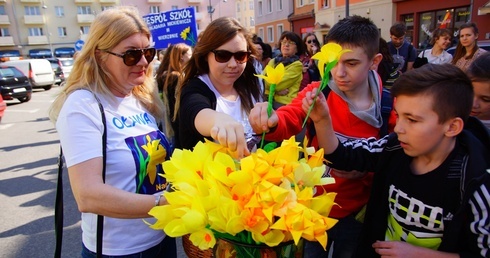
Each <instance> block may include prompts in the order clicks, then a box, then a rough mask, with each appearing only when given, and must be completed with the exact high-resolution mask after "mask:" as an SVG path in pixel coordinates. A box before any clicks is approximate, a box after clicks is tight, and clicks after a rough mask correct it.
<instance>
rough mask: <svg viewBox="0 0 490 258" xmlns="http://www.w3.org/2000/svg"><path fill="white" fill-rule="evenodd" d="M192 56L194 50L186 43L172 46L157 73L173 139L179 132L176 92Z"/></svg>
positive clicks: (168, 132) (169, 130) (169, 131)
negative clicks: (175, 108) (176, 118)
mask: <svg viewBox="0 0 490 258" xmlns="http://www.w3.org/2000/svg"><path fill="white" fill-rule="evenodd" d="M191 56H192V49H191V47H190V46H189V45H187V44H184V43H178V44H174V45H170V46H168V48H167V51H166V52H165V57H164V58H163V60H162V64H161V65H160V66H159V67H158V70H157V73H156V80H157V84H158V91H159V92H161V93H162V99H163V103H164V104H165V107H166V111H167V114H166V116H165V124H166V125H171V126H167V127H166V133H167V136H168V137H169V138H172V137H173V135H174V131H177V130H178V123H177V122H176V121H175V112H174V107H175V90H176V88H177V84H178V83H179V81H181V80H182V78H183V76H184V74H183V73H182V70H183V68H184V66H185V65H186V64H187V62H188V61H189V59H190V58H191Z"/></svg>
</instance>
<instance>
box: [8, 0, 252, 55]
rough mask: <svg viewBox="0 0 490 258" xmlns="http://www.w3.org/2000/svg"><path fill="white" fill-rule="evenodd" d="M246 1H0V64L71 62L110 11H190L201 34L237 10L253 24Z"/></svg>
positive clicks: (249, 7) (250, 7)
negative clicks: (63, 58) (53, 58)
mask: <svg viewBox="0 0 490 258" xmlns="http://www.w3.org/2000/svg"><path fill="white" fill-rule="evenodd" d="M250 1H252V0H209V1H207V0H0V58H3V60H5V58H15V57H17V58H18V57H19V56H22V57H24V58H43V57H49V56H57V57H61V56H72V55H73V53H74V52H75V43H76V42H79V41H80V40H81V41H85V40H86V37H87V34H88V32H89V31H90V24H91V23H92V21H93V20H94V18H95V16H96V15H97V13H99V12H101V11H103V10H105V9H107V8H111V7H114V6H119V5H129V6H135V7H136V8H137V9H138V10H139V12H140V13H141V15H142V16H143V15H147V14H150V13H160V12H165V11H170V10H175V9H181V8H187V7H191V6H192V7H194V8H195V10H196V21H197V27H198V30H202V29H204V28H205V27H206V26H207V24H209V22H210V21H211V20H212V19H215V18H217V17H221V16H232V17H236V16H237V13H238V12H237V10H240V12H239V13H240V14H241V15H242V16H243V17H241V18H240V19H241V21H242V22H243V23H245V22H246V24H247V25H250V24H253V22H254V19H253V3H252V4H250ZM252 2H253V1H252ZM251 13H252V14H251ZM252 27H253V25H252Z"/></svg>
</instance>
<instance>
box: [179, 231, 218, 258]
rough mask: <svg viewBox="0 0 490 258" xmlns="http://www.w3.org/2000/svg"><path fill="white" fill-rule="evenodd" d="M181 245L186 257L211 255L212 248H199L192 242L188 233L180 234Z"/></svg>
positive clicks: (195, 257)
mask: <svg viewBox="0 0 490 258" xmlns="http://www.w3.org/2000/svg"><path fill="white" fill-rule="evenodd" d="M182 246H183V248H184V252H185V254H186V255H187V257H190V258H211V257H213V249H212V248H210V249H207V250H201V249H199V247H197V246H195V245H193V244H192V241H191V240H190V239H189V235H184V236H182Z"/></svg>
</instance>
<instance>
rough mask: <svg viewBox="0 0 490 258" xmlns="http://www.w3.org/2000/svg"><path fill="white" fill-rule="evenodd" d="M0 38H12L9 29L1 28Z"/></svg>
mask: <svg viewBox="0 0 490 258" xmlns="http://www.w3.org/2000/svg"><path fill="white" fill-rule="evenodd" d="M0 36H1V37H10V31H9V28H0Z"/></svg>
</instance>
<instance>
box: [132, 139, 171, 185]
mask: <svg viewBox="0 0 490 258" xmlns="http://www.w3.org/2000/svg"><path fill="white" fill-rule="evenodd" d="M125 142H126V145H127V146H128V148H129V149H130V150H131V153H132V154H133V158H134V164H135V166H136V175H135V183H136V193H140V194H154V193H156V192H160V191H163V190H165V188H166V187H167V182H166V180H165V178H164V177H162V176H160V175H159V174H162V173H163V168H162V162H163V161H165V160H166V159H168V158H169V155H170V154H171V146H170V144H169V143H168V141H167V139H166V137H165V136H164V135H163V133H162V132H160V131H153V132H150V133H148V134H145V135H140V136H136V137H129V138H126V139H125Z"/></svg>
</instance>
